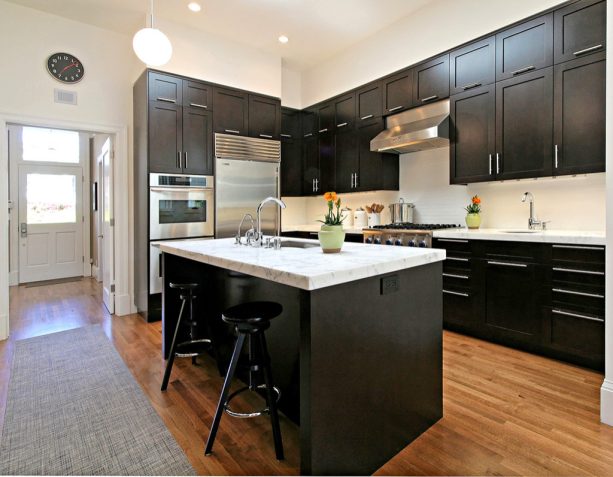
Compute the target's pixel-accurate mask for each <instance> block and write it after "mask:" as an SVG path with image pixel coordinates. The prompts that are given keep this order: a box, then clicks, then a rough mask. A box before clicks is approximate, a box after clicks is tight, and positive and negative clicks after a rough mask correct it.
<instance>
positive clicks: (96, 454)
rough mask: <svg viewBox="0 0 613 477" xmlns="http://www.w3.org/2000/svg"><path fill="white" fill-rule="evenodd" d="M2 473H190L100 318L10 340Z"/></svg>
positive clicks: (0, 455)
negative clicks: (98, 322) (12, 348)
mask: <svg viewBox="0 0 613 477" xmlns="http://www.w3.org/2000/svg"><path fill="white" fill-rule="evenodd" d="M0 475H195V472H194V469H193V468H192V466H191V465H190V463H189V461H188V460H187V457H186V456H185V454H184V453H183V450H182V449H181V448H180V447H179V445H178V444H177V442H176V441H175V439H174V438H173V437H172V435H171V434H170V432H169V431H168V429H167V428H166V426H165V425H164V423H163V422H162V420H161V419H160V417H159V416H158V415H157V413H156V412H155V410H154V409H153V407H152V406H151V404H150V403H149V401H148V400H147V398H146V397H145V395H144V394H143V392H142V391H141V389H140V387H139V385H138V384H137V383H136V381H135V380H134V378H133V377H132V375H131V374H130V371H129V370H128V368H127V367H126V365H125V364H124V362H123V360H122V359H121V357H120V356H119V354H118V353H117V351H115V348H114V347H113V345H112V344H111V342H110V341H109V340H108V339H107V337H106V336H105V334H104V332H103V331H102V328H101V326H100V325H94V326H87V327H84V328H77V329H74V330H70V331H64V332H61V333H54V334H50V335H45V336H39V337H36V338H30V339H26V340H21V341H16V342H15V354H14V357H13V365H12V370H11V378H10V382H9V390H8V401H7V406H6V414H5V420H4V429H3V433H2V441H1V443H0Z"/></svg>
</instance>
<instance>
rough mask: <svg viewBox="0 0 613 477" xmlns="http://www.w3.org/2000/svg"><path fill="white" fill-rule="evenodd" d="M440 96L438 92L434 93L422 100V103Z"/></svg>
mask: <svg viewBox="0 0 613 477" xmlns="http://www.w3.org/2000/svg"><path fill="white" fill-rule="evenodd" d="M436 98H438V94H433V95H432V96H428V97H427V98H424V99H422V100H421V102H422V103H426V102H428V101H432V100H433V99H436Z"/></svg>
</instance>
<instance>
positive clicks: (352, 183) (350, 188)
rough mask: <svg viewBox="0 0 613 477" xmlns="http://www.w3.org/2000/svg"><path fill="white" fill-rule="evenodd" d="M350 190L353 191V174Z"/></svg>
mask: <svg viewBox="0 0 613 477" xmlns="http://www.w3.org/2000/svg"><path fill="white" fill-rule="evenodd" d="M350 189H353V173H352V174H351V187H350Z"/></svg>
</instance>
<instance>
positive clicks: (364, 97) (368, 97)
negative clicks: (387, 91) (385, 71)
mask: <svg viewBox="0 0 613 477" xmlns="http://www.w3.org/2000/svg"><path fill="white" fill-rule="evenodd" d="M355 98H356V123H357V124H358V127H359V126H360V125H361V124H364V122H365V121H372V120H376V119H377V118H379V117H381V106H382V104H381V102H382V98H381V83H380V82H377V83H372V84H369V85H366V86H364V87H362V88H360V89H358V90H357V91H356V93H355Z"/></svg>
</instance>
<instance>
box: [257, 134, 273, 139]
mask: <svg viewBox="0 0 613 477" xmlns="http://www.w3.org/2000/svg"><path fill="white" fill-rule="evenodd" d="M260 137H263V138H264V139H272V136H271V135H270V134H260Z"/></svg>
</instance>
